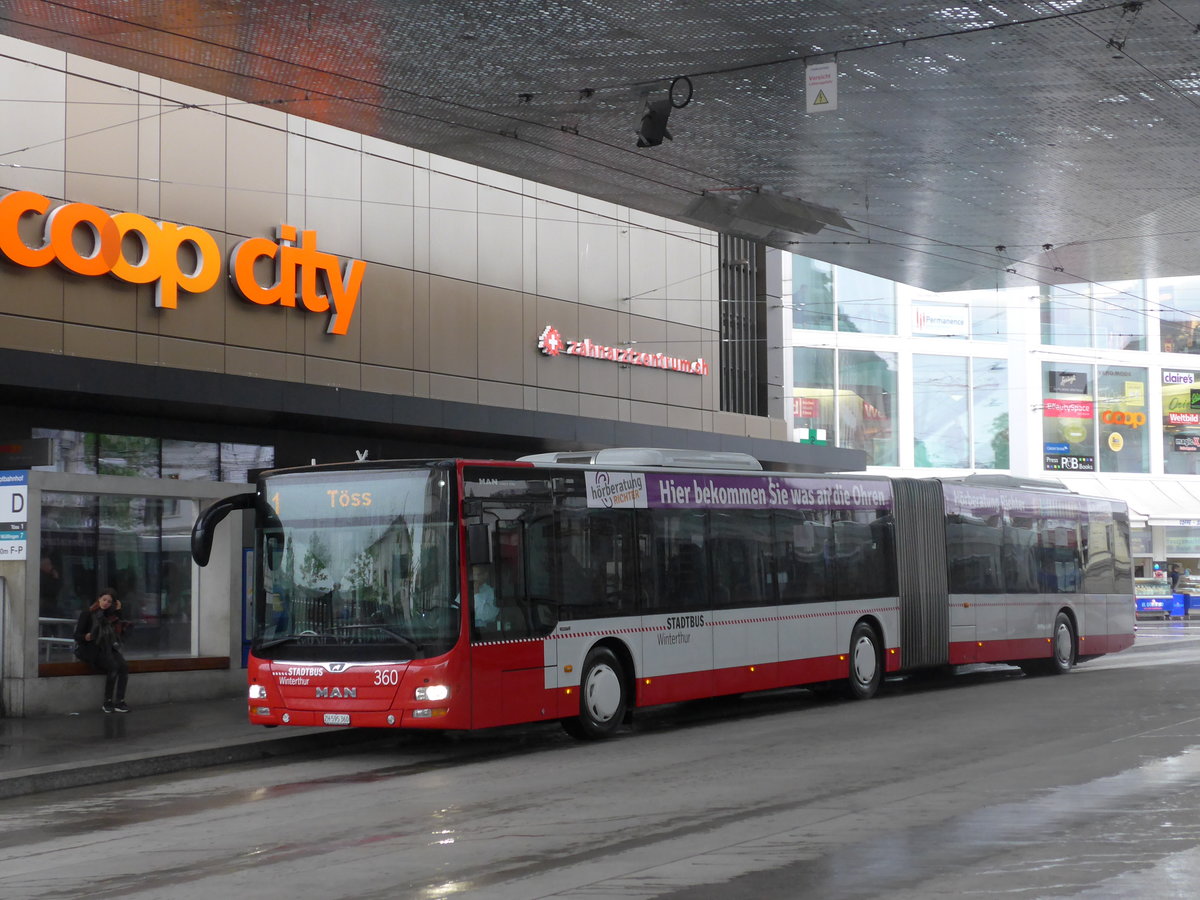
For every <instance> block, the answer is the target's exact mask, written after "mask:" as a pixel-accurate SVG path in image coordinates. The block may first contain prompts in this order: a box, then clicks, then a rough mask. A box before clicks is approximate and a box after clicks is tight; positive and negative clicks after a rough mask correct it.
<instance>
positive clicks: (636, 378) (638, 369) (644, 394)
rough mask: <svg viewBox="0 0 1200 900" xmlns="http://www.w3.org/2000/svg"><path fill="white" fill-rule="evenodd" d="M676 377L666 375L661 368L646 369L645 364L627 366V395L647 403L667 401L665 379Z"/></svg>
mask: <svg viewBox="0 0 1200 900" xmlns="http://www.w3.org/2000/svg"><path fill="white" fill-rule="evenodd" d="M671 377H676V376H674V375H667V373H666V372H663V371H662V370H661V369H648V368H646V367H645V366H630V367H629V396H630V397H631V398H633V399H634V400H641V401H644V402H647V403H666V402H667V379H668V378H671Z"/></svg>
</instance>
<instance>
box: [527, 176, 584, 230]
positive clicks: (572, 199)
mask: <svg viewBox="0 0 1200 900" xmlns="http://www.w3.org/2000/svg"><path fill="white" fill-rule="evenodd" d="M525 190H526V191H528V192H529V193H530V194H532V195H533V196H534V197H536V198H537V199H538V217H539V218H546V219H561V220H562V221H564V222H576V221H578V219H579V216H578V210H579V195H578V194H573V193H571V192H570V191H564V190H563V189H562V188H556V187H551V186H550V185H548V184H538V183H537V182H535V181H526V182H525Z"/></svg>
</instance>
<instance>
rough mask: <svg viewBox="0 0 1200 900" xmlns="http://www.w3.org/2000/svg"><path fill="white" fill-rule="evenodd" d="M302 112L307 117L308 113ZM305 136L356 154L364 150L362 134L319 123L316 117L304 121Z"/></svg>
mask: <svg viewBox="0 0 1200 900" xmlns="http://www.w3.org/2000/svg"><path fill="white" fill-rule="evenodd" d="M302 112H305V114H306V115H307V111H304V110H302ZM304 134H306V135H307V136H308V137H309V138H311V139H312V140H313V141H315V142H317V143H320V144H332V145H333V146H334V147H341V148H344V149H347V150H353V151H355V152H356V153H357V152H358V151H359V150H361V149H362V135H361V134H359V133H358V132H356V131H350V130H348V129H345V128H339V127H338V126H336V125H326V124H325V123H324V122H318V121H317V117H316V116H312V117H310V118H307V119H305V120H304Z"/></svg>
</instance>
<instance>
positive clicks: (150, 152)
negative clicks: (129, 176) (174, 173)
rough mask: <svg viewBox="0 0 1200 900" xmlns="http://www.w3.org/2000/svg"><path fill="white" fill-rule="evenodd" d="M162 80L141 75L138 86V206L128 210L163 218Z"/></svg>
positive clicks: (152, 217) (155, 218) (153, 217)
mask: <svg viewBox="0 0 1200 900" xmlns="http://www.w3.org/2000/svg"><path fill="white" fill-rule="evenodd" d="M161 86H162V79H159V78H152V77H150V76H148V75H142V76H140V77H139V78H138V88H139V90H141V91H145V92H147V93H143V94H141V95H140V96H139V97H138V101H139V105H138V119H139V122H138V160H137V170H138V182H137V198H138V199H137V206H136V207H135V208H133V209H132V210H130V211H131V212H138V213H141V214H142V215H143V216H149V217H150V218H151V219H154V220H155V221H156V222H157V221H159V220H161V219H162V131H163V119H162V117H163V105H162V101H161V100H160V99H159V96H158V95H159V94H160V93H161Z"/></svg>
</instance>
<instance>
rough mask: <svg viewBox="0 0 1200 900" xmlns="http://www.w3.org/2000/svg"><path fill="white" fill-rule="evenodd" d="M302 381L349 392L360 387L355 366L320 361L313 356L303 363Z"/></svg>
mask: <svg viewBox="0 0 1200 900" xmlns="http://www.w3.org/2000/svg"><path fill="white" fill-rule="evenodd" d="M304 381H305V382H306V383H307V384H321V385H325V386H327V387H342V388H350V389H351V390H359V389H360V388H361V387H362V379H361V378H360V377H359V374H358V366H357V364H355V363H349V362H345V361H344V360H340V359H321V358H320V357H315V356H310V357H308V359H307V360H306V361H305V364H304Z"/></svg>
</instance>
